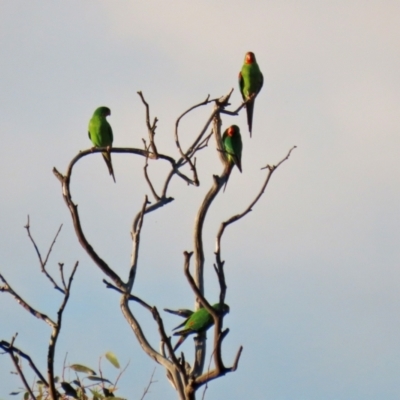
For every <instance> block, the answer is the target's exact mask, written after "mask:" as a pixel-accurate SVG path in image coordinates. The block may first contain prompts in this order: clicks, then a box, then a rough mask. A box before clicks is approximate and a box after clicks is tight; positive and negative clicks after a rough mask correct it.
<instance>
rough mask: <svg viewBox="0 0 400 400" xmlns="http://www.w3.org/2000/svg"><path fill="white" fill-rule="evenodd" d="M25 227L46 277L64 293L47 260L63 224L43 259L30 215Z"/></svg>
mask: <svg viewBox="0 0 400 400" xmlns="http://www.w3.org/2000/svg"><path fill="white" fill-rule="evenodd" d="M24 228H25V229H26V231H27V233H28V237H29V239H30V240H31V242H32V244H33V247H34V248H35V251H36V254H37V256H38V259H39V264H40V268H41V270H42V272H43V273H44V274H45V275H46V277H47V278H48V279H49V281H50V282H51V283H52V284H53V286H54V288H55V289H57V290H59V291H60V292H61V293H64V290H63V289H61V288H60V287H59V286H58V285H57V283H56V281H55V280H54V279H53V278H52V277H51V275H50V274H49V273H48V272H47V270H46V264H47V261H48V259H49V256H50V253H51V251H52V249H53V246H54V244H55V242H56V240H57V237H58V235H59V233H60V231H61V228H62V224H61V225H60V227H59V228H58V231H57V233H56V234H55V236H54V239H53V241H52V243H51V245H50V247H49V250H48V251H47V255H46V258H45V259H44V260H43V259H42V256H41V254H40V251H39V248H38V246H37V245H36V242H35V240H34V239H33V237H32V235H31V230H30V224H29V215H28V222H27V223H26V225H25V227H24Z"/></svg>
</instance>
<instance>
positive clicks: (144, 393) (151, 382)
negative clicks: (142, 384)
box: [140, 368, 157, 400]
mask: <svg viewBox="0 0 400 400" xmlns="http://www.w3.org/2000/svg"><path fill="white" fill-rule="evenodd" d="M155 372H156V368H154V369H153V373H152V374H151V376H150V382H149V384H148V385H147V387H146V388H145V389H144V392H143V396H142V397H141V398H140V400H143V399H144V397H145V396H146V394H147V392H148V391H149V389H150V386H151V385H152V384H153V383H156V382H157V381H153V376H154V373H155Z"/></svg>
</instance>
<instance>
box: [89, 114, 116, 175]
mask: <svg viewBox="0 0 400 400" xmlns="http://www.w3.org/2000/svg"><path fill="white" fill-rule="evenodd" d="M110 114H111V111H110V109H109V108H108V107H99V108H97V109H96V110H95V112H94V114H93V116H92V118H91V119H90V121H89V139H90V140H91V141H92V143H93V145H94V146H95V147H111V146H112V143H113V139H114V137H113V132H112V128H111V125H110V124H109V123H108V121H107V119H106V117H107V116H108V115H110ZM102 155H103V158H104V161H105V162H106V165H107V168H108V172H109V173H110V175H111V176H112V178H113V179H114V182H115V176H114V171H113V167H112V163H111V154H110V152H103V153H102Z"/></svg>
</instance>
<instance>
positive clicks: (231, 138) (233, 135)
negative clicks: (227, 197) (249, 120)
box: [222, 125, 243, 191]
mask: <svg viewBox="0 0 400 400" xmlns="http://www.w3.org/2000/svg"><path fill="white" fill-rule="evenodd" d="M222 144H223V146H224V151H225V154H226V157H227V159H228V161H229V163H230V164H231V166H232V167H233V166H234V165H236V166H237V167H238V169H239V171H240V172H242V149H243V143H242V136H241V135H240V129H239V127H238V126H237V125H231V126H230V127H229V128H227V129H226V130H225V132H224V134H223V135H222ZM231 171H232V168H231V169H230V170H229V173H228V177H227V179H226V182H225V187H224V191H225V189H226V185H227V184H228V179H229V176H230V174H231Z"/></svg>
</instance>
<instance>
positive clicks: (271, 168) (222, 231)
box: [216, 146, 296, 257]
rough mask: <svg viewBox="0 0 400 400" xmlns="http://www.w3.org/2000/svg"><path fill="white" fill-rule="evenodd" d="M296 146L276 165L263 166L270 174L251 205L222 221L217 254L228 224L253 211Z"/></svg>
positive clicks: (218, 235)
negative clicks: (269, 183) (275, 173)
mask: <svg viewBox="0 0 400 400" xmlns="http://www.w3.org/2000/svg"><path fill="white" fill-rule="evenodd" d="M295 148H296V146H293V147H292V148H291V149H290V150H289V152H288V154H287V155H286V157H285V158H283V159H282V160H281V161H280V162H279V163H278V164H277V165H276V166H274V165H273V166H269V165H267V166H266V167H264V168H262V169H268V174H267V176H266V178H265V181H264V184H263V185H262V187H261V190H260V192H259V193H258V194H257V196H256V197H255V199H254V200H253V201H252V202H251V203H250V205H249V206H248V207H247V208H246V209H245V210H244V211H243V212H242V213H240V214H237V215H234V216H233V217H231V218H229V219H228V220H227V221H224V222H222V224H221V226H220V228H219V231H218V234H217V242H216V253H217V254H220V252H221V237H222V235H223V233H224V231H225V228H226V227H227V226H228V225H230V224H232V223H234V222H236V221H238V220H239V219H241V218H243V217H244V216H245V215H246V214H248V213H249V212H250V211H252V208H253V207H254V205H255V204H256V203H257V202H258V200H259V199H260V198H261V196H262V195H263V193H264V192H265V189H266V187H267V185H268V182H269V180H270V178H271V176H272V174H273V172H274V171H275V170H276V169H277V168H278V167H279V166H280V165H281V164H282V163H283V162H284V161H286V160H287V159H288V158H289V156H290V154H291V153H292V151H293V150H294V149H295ZM217 257H220V255H218V256H217Z"/></svg>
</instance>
